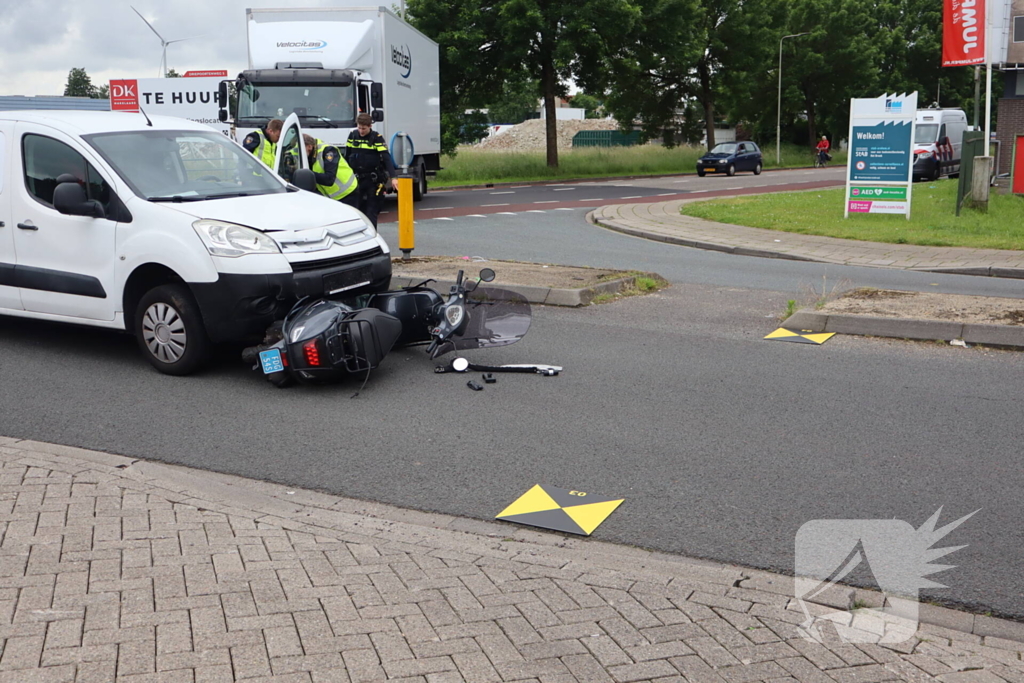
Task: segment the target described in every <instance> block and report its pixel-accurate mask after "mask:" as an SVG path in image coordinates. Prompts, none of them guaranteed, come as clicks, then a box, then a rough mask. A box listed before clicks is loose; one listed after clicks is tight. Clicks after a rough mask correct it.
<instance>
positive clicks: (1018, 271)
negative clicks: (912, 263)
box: [587, 197, 1024, 280]
mask: <svg viewBox="0 0 1024 683" xmlns="http://www.w3.org/2000/svg"><path fill="white" fill-rule="evenodd" d="M710 199H715V198H714V197H711V198H709V199H708V200H704V199H691V200H688V201H709V200H710ZM598 210H600V209H595V210H594V211H590V212H589V213H587V222H589V223H591V224H592V225H596V226H599V227H602V228H607V229H608V230H613V231H615V232H621V233H623V234H626V235H631V236H633V237H640V238H642V239H647V240H652V241H655V242H665V243H667V244H676V245H679V246H682V247H692V248H694V249H705V250H707V251H720V252H723V253H726V254H735V255H737V256H756V257H758V258H775V259H784V260H787V261H809V262H812V263H834V264H839V265H847V266H861V267H867V268H897V269H899V270H911V271H917V272H921V273H942V274H944V275H974V276H980V277H1001V278H1010V279H1017V280H1022V279H1024V268H1001V267H998V266H970V267H953V268H943V267H931V268H902V267H899V266H883V265H871V264H864V263H846V262H845V261H839V260H835V259H825V258H814V257H811V256H802V255H799V254H791V253H783V252H779V251H773V250H771V249H755V248H750V247H737V246H735V245H731V244H722V243H719V242H709V241H706V240H697V239H692V238H689V237H677V236H675V235H668V234H665V233H660V232H650V231H647V230H643V229H641V228H634V227H631V226H627V225H623V224H622V223H619V222H617V221H613V220H608V219H606V218H604V219H600V220H599V219H597V218H595V216H594V214H595V213H596V211H598ZM783 234H785V233H783ZM847 241H849V240H847Z"/></svg>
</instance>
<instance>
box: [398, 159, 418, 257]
mask: <svg viewBox="0 0 1024 683" xmlns="http://www.w3.org/2000/svg"><path fill="white" fill-rule="evenodd" d="M415 247H416V231H415V229H414V227H413V219H412V178H411V177H400V178H399V179H398V248H399V249H401V250H402V259H403V260H408V259H409V253H410V252H411V251H412V250H413V249H414V248H415Z"/></svg>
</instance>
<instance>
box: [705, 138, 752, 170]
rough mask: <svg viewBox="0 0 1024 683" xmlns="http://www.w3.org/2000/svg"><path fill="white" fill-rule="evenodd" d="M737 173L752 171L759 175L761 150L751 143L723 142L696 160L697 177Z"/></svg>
mask: <svg viewBox="0 0 1024 683" xmlns="http://www.w3.org/2000/svg"><path fill="white" fill-rule="evenodd" d="M737 171H753V172H754V175H760V174H761V150H760V148H758V146H757V145H755V144H754V143H753V142H749V141H748V142H723V143H720V144H717V145H715V147H714V149H712V150H711V151H710V152H708V153H707V154H705V155H704V156H702V157H701V158H700V159H698V160H697V175H699V176H700V177H701V178H703V177H704V174H705V173H725V174H726V175H736V172H737Z"/></svg>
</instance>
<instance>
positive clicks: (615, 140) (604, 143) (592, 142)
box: [572, 130, 640, 149]
mask: <svg viewBox="0 0 1024 683" xmlns="http://www.w3.org/2000/svg"><path fill="white" fill-rule="evenodd" d="M638 144H640V133H639V132H637V131H632V132H630V133H622V132H621V131H617V130H581V131H580V132H579V133H576V135H574V136H573V138H572V146H573V148H574V149H575V148H577V147H631V146H633V145H638Z"/></svg>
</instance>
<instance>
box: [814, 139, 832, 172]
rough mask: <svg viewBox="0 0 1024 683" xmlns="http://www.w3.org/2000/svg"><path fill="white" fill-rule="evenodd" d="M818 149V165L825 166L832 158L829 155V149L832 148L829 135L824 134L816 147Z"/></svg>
mask: <svg viewBox="0 0 1024 683" xmlns="http://www.w3.org/2000/svg"><path fill="white" fill-rule="evenodd" d="M816 149H817V150H818V164H817V165H818V166H824V165H825V163H826V162H827V161H828V160H829V159H830V158H831V157H829V155H828V151H829V150H830V149H832V145H831V144H829V141H828V136H826V135H822V136H821V142H819V143H818V146H817V148H816Z"/></svg>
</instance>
